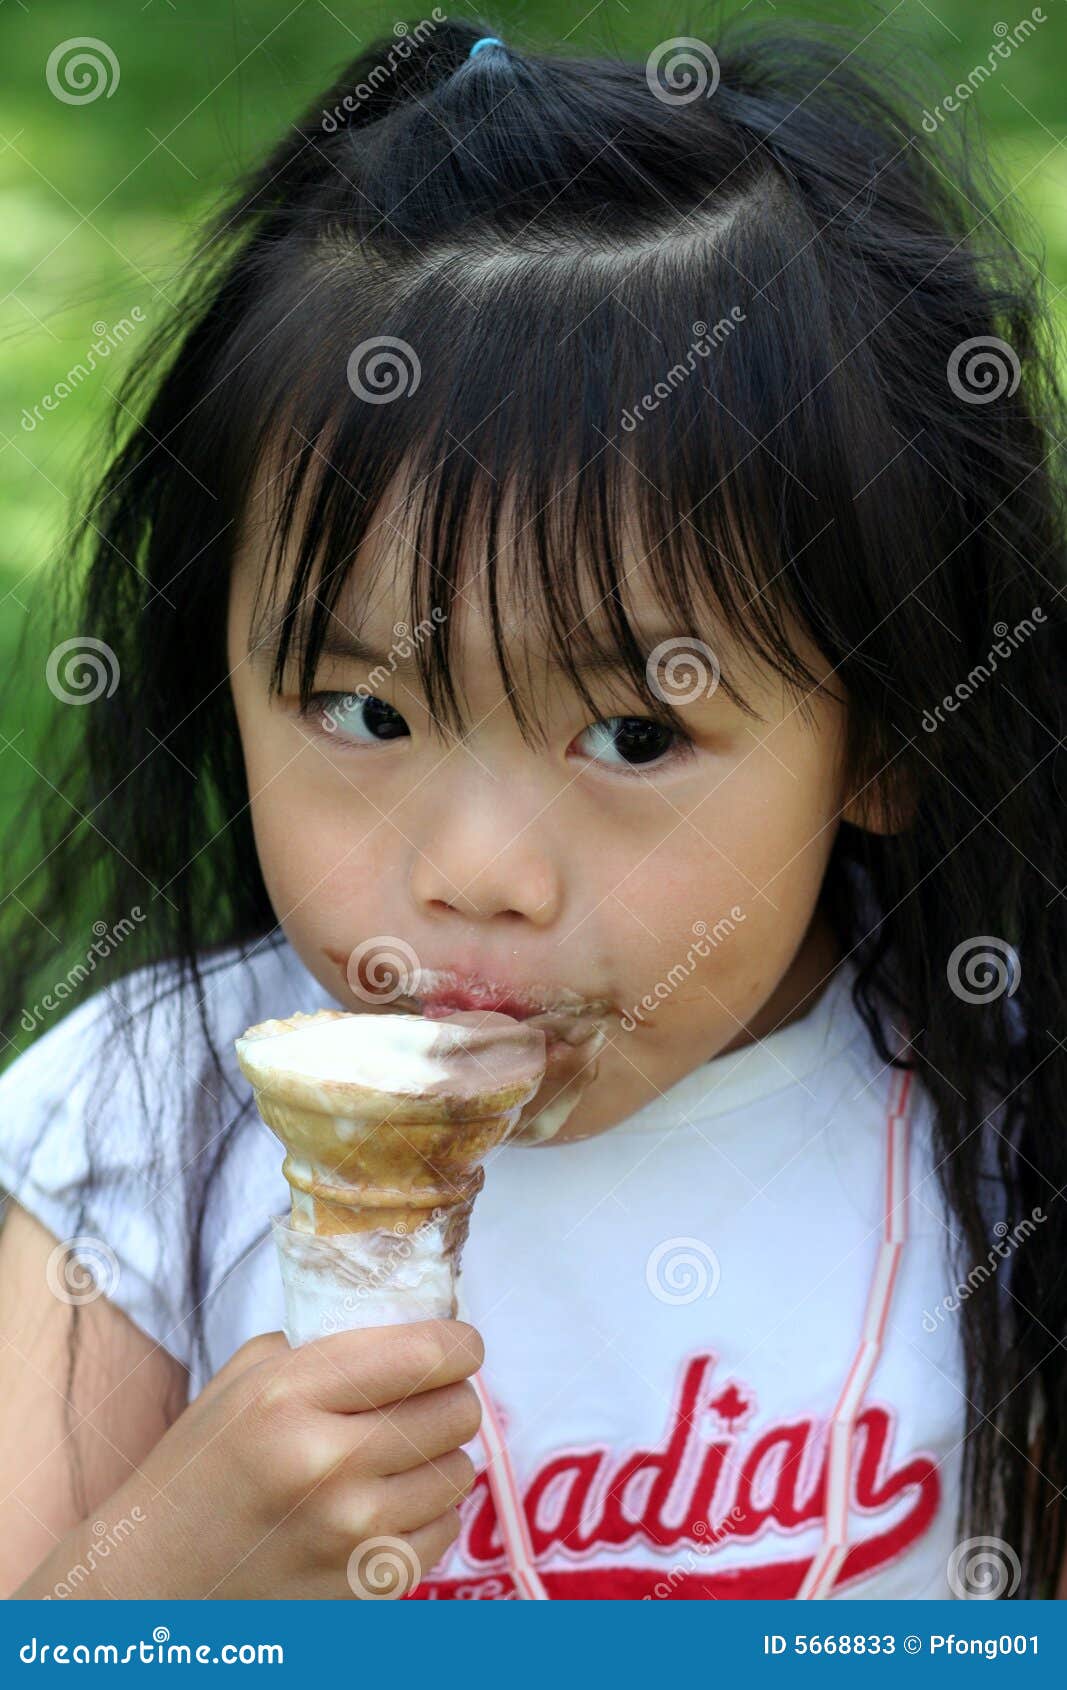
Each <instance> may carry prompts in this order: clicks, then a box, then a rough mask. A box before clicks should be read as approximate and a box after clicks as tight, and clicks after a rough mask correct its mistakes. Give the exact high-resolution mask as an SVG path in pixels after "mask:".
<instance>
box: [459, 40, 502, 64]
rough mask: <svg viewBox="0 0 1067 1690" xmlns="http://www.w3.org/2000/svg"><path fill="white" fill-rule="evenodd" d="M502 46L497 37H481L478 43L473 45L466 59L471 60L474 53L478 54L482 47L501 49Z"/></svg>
mask: <svg viewBox="0 0 1067 1690" xmlns="http://www.w3.org/2000/svg"><path fill="white" fill-rule="evenodd" d="M503 45H504V43H503V42H502V41H501V39H500V37H499V36H498V35H483V36H482V38H481V40H480V41H476V42H475V43H474V46H473V47H472V48H471V50H470V52H469V53H468V55H467V57H468V58H470V59H473V57H474V55H475V53H480V52H481V50H482V48H483V47H502V46H503Z"/></svg>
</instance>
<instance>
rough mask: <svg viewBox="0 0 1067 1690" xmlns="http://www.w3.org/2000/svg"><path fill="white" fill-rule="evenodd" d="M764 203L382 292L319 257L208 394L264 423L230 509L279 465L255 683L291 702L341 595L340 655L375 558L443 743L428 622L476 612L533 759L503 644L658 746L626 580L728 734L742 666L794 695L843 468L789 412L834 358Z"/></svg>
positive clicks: (333, 256)
mask: <svg viewBox="0 0 1067 1690" xmlns="http://www.w3.org/2000/svg"><path fill="white" fill-rule="evenodd" d="M768 199H769V196H768V195H767V194H764V195H762V196H760V197H758V198H757V199H755V200H753V199H751V198H750V199H748V200H739V201H737V202H736V203H734V204H731V205H729V206H728V207H727V208H726V209H725V210H722V211H719V212H718V213H716V214H714V215H710V214H709V213H708V212H707V211H705V212H703V213H701V214H699V215H698V216H696V217H694V218H692V219H690V220H689V221H688V223H687V224H685V225H684V226H683V229H682V233H681V234H679V233H678V228H677V224H675V225H673V226H672V229H671V230H670V231H668V230H664V231H661V232H660V234H659V235H658V237H656V236H654V235H653V232H651V231H645V232H644V233H642V234H641V235H640V237H639V238H638V239H637V240H636V241H635V239H634V237H633V234H632V231H631V234H630V238H629V239H628V240H623V239H622V238H621V237H619V238H612V237H610V236H604V237H603V238H602V239H601V240H600V241H599V242H596V241H593V240H592V239H586V240H583V242H582V243H581V244H577V243H575V242H574V240H573V238H572V239H571V241H570V244H569V245H566V244H564V243H562V242H561V241H552V240H550V239H546V238H545V236H544V235H543V234H536V238H535V234H534V233H531V234H530V235H529V236H528V237H526V239H525V241H524V242H520V243H519V244H518V245H516V244H515V242H514V241H511V243H510V244H509V245H508V246H507V247H506V248H505V247H503V246H501V247H500V249H499V250H493V249H491V248H490V247H489V246H487V245H486V244H485V243H484V242H483V243H482V244H481V245H480V246H478V247H476V248H475V249H474V250H471V249H466V248H465V249H464V250H463V251H462V252H460V251H458V250H456V249H451V248H442V249H440V250H436V251H433V250H431V251H430V252H429V253H428V254H426V255H423V256H422V257H420V258H417V259H413V260H412V261H411V263H410V265H409V267H408V268H407V269H406V270H403V271H401V273H400V274H399V276H398V274H397V272H396V269H395V254H394V255H393V261H394V267H393V268H392V269H391V271H390V273H389V275H388V278H386V277H385V275H384V272H383V271H382V269H381V268H380V267H379V266H377V265H376V264H375V262H374V258H373V254H372V253H370V252H368V250H367V249H366V248H365V247H364V248H361V249H359V250H353V249H350V248H342V249H340V250H339V249H338V247H337V246H336V245H334V246H333V247H332V248H331V250H330V251H329V252H328V253H324V254H322V255H320V257H319V258H318V259H317V261H316V263H315V265H313V266H312V267H311V268H310V271H309V267H308V265H307V262H306V258H305V260H304V262H303V263H302V264H301V265H299V266H294V267H293V270H292V273H291V274H289V275H288V276H283V277H281V278H277V277H276V281H275V286H274V288H273V290H272V291H271V294H270V295H269V296H268V298H267V299H266V300H265V301H264V303H263V306H262V308H261V312H260V313H259V314H258V316H257V320H256V321H255V322H254V323H253V324H252V325H250V327H249V329H248V330H247V331H246V334H245V336H243V337H242V340H241V342H239V343H238V344H236V345H235V347H234V348H233V370H234V372H235V376H236V379H235V380H233V381H231V382H230V384H229V386H230V388H231V391H232V392H233V393H235V394H236V395H238V399H237V404H236V409H237V411H238V414H240V411H241V410H242V408H244V407H247V409H244V416H245V420H247V416H248V415H250V414H251V415H259V416H261V417H266V418H267V419H269V420H268V422H267V423H266V424H265V425H264V426H262V427H261V429H260V431H259V435H258V437H257V443H256V448H255V452H254V455H253V458H252V460H251V461H249V462H247V463H246V464H245V465H243V466H242V469H241V473H240V476H239V486H240V489H247V488H248V487H250V486H251V485H252V480H253V477H254V475H255V474H256V473H258V474H259V475H260V476H261V477H265V474H266V472H267V466H268V465H269V464H271V463H274V464H280V465H281V467H280V468H279V469H277V470H276V472H275V473H274V474H273V476H271V477H270V493H269V497H270V503H271V507H272V517H271V520H270V522H269V524H268V528H269V536H270V537H269V543H268V545H267V548H266V555H265V557H264V558H263V560H262V562H263V568H264V581H265V584H266V582H267V579H268V577H269V588H268V593H267V614H266V620H267V621H269V623H270V625H271V636H270V640H269V645H270V647H271V648H272V649H273V651H274V664H273V673H272V686H274V687H276V688H277V689H279V690H280V689H281V686H282V677H283V674H284V673H285V672H286V668H287V665H291V664H292V663H293V662H294V660H299V665H300V667H299V675H300V679H299V686H300V692H301V696H302V698H304V699H305V701H306V699H307V698H308V697H309V696H310V694H311V692H312V691H313V690H314V681H315V671H316V667H317V665H318V662H319V659H320V657H321V655H322V651H323V645H324V640H325V638H326V635H327V633H328V630H329V627H330V623H331V620H334V621H336V620H338V619H341V611H340V610H339V606H340V605H341V602H342V595H344V608H343V621H344V623H345V625H346V627H348V628H349V629H351V630H352V631H353V632H354V633H356V634H357V635H358V634H359V632H360V627H359V624H360V620H361V616H362V606H363V605H364V604H365V603H366V601H367V599H368V597H369V584H370V566H369V564H368V562H367V560H368V557H369V555H370V554H371V552H372V551H375V552H377V551H378V550H379V549H380V550H381V551H382V552H385V553H387V554H388V555H389V557H390V558H391V559H393V560H395V563H396V568H397V570H402V571H403V576H404V581H405V583H406V585H407V590H408V608H407V617H408V620H409V625H410V627H411V628H414V629H423V628H426V627H432V628H433V629H434V637H433V638H432V639H420V640H418V641H416V642H415V645H416V652H415V661H416V663H417V669H418V673H419V676H420V679H421V681H422V685H423V690H424V693H425V696H426V699H427V703H428V705H429V708H430V711H431V714H432V715H433V716H434V717H435V718H439V719H440V721H441V722H442V723H444V724H445V725H446V726H447V727H449V728H451V729H454V730H455V731H457V732H459V731H462V730H463V728H464V726H465V714H464V708H463V703H462V698H461V696H460V689H459V688H458V686H457V684H456V676H457V673H458V670H457V666H456V660H457V655H458V654H457V653H456V651H455V650H454V640H453V622H452V616H453V611H454V610H455V608H456V606H457V601H458V600H464V601H466V602H468V603H469V602H470V595H471V594H472V592H473V591H474V590H477V591H478V592H479V593H481V594H482V595H483V600H484V604H485V607H486V611H487V615H488V621H489V626H490V628H491V634H492V641H493V647H494V650H495V654H496V660H497V663H498V666H499V669H500V674H501V678H502V681H503V684H504V687H505V689H506V690H507V693H508V699H509V704H510V706H511V708H512V710H513V713H514V715H515V717H516V720H517V721H518V724H519V726H520V728H521V729H522V731H523V733H524V734H526V735H527V736H528V737H529V738H536V737H537V729H536V725H535V723H534V722H533V721H532V720H531V719H530V717H529V715H528V713H526V712H524V710H523V706H522V696H521V695H522V685H521V677H520V675H519V674H518V673H517V672H516V664H515V652H514V642H513V640H511V639H510V638H509V629H511V630H513V628H514V625H515V623H516V621H518V622H519V623H520V624H521V629H522V635H523V639H522V645H523V646H524V647H526V648H528V649H529V650H533V649H536V650H537V651H538V652H543V653H544V655H545V656H546V657H547V659H548V661H550V662H551V663H552V664H554V665H555V666H556V667H557V668H558V669H559V670H560V671H561V672H562V673H563V674H564V675H565V676H566V677H567V679H568V680H569V681H570V683H571V684H572V685H573V686H574V688H575V690H576V691H577V692H578V694H579V695H580V696H581V698H582V699H583V701H584V702H585V703H586V704H587V705H588V706H589V707H590V708H591V709H593V708H595V707H596V702H597V699H598V698H599V699H601V700H602V699H603V696H604V694H603V690H602V689H600V688H598V689H597V692H596V695H595V696H594V693H593V691H592V690H591V689H590V687H589V685H588V675H589V673H590V672H591V671H593V670H595V671H597V672H599V671H600V670H602V669H606V668H607V666H609V665H611V666H614V667H615V668H617V670H618V671H619V673H620V674H621V675H624V676H625V678H626V679H627V680H628V681H629V682H630V683H631V685H632V687H633V688H634V689H636V690H637V692H638V693H639V694H640V696H641V697H642V698H643V699H645V700H646V701H647V702H648V704H649V706H650V707H651V708H652V709H653V710H654V711H655V712H656V713H658V714H660V715H662V714H664V713H665V712H666V714H667V715H668V716H669V717H670V718H671V719H672V720H673V721H674V722H675V723H676V724H677V723H678V722H679V718H678V717H677V715H676V713H675V712H674V711H673V709H672V708H671V706H670V704H669V703H668V702H666V701H665V700H664V698H663V696H662V692H661V691H659V690H653V689H652V687H651V686H650V680H649V675H648V673H647V669H646V665H647V661H648V655H649V652H648V639H647V637H646V636H645V635H644V634H643V633H642V631H641V618H640V617H639V616H638V615H637V614H636V609H635V604H634V589H635V586H636V584H637V580H638V576H640V581H641V591H642V593H643V594H644V596H645V599H646V601H647V599H648V596H649V595H650V594H651V595H652V597H653V598H654V600H655V603H656V606H657V607H658V611H659V615H658V617H657V621H660V620H662V622H663V623H664V625H665V627H666V628H667V629H668V630H670V631H671V632H672V633H674V634H676V635H678V636H691V637H692V638H694V639H698V640H700V641H702V642H704V643H705V644H706V645H707V646H709V647H710V648H711V650H712V652H714V653H715V656H716V659H717V660H718V663H719V667H720V672H721V681H720V684H721V685H722V687H723V690H724V691H725V692H726V693H727V694H728V696H729V697H731V698H732V699H733V700H734V702H735V703H737V704H738V705H739V706H740V707H741V708H742V709H749V710H750V709H751V705H750V704H749V702H748V700H747V699H746V696H745V682H744V676H745V671H746V667H747V666H748V665H751V664H752V663H753V662H755V663H759V664H762V665H768V666H770V668H772V669H773V670H774V671H775V672H776V673H777V674H778V675H779V676H780V677H781V678H782V680H783V681H784V682H785V684H786V685H787V686H788V687H789V688H790V689H793V690H797V691H800V692H803V691H806V690H809V689H811V688H812V687H814V686H815V685H816V679H815V676H814V674H813V673H812V672H811V669H810V668H809V666H808V664H807V663H806V662H805V661H804V660H802V658H801V656H800V655H799V652H798V645H799V643H800V642H799V641H798V637H797V634H798V624H799V625H800V626H801V627H804V628H806V632H807V636H808V640H809V641H810V640H811V639H812V638H814V640H815V643H816V644H818V643H819V639H820V637H823V636H825V634H826V629H825V628H815V627H813V625H812V623H811V619H810V617H809V616H808V614H807V613H808V609H809V607H810V602H811V601H810V599H808V598H807V597H806V595H805V594H804V592H803V591H798V576H797V573H796V565H797V560H798V559H799V558H801V557H803V558H804V561H805V568H806V571H807V574H808V576H809V578H810V575H811V574H812V573H813V572H817V570H818V568H819V560H820V555H821V552H820V547H824V546H826V545H827V544H829V542H830V541H831V540H832V541H833V543H834V545H835V547H836V546H839V545H840V544H841V539H842V534H841V522H840V521H839V520H838V516H837V514H835V513H836V509H837V507H836V504H835V505H832V504H831V493H833V496H834V498H835V500H837V502H838V503H839V502H840V494H841V492H842V490H843V491H844V493H845V495H846V500H847V494H848V489H849V485H850V481H851V478H852V477H853V476H854V475H855V473H856V465H857V458H858V459H860V468H861V473H862V457H863V453H862V451H861V450H858V449H857V444H856V442H855V441H853V442H852V443H851V448H852V449H851V454H850V453H849V452H848V451H846V450H845V449H844V443H843V442H842V441H839V440H838V438H837V436H838V432H839V430H840V421H839V414H837V413H831V412H830V410H829V408H828V407H825V406H824V408H823V414H822V415H821V416H817V415H816V414H815V404H816V402H815V401H814V400H813V399H812V398H810V397H809V398H806V399H803V400H801V401H800V402H798V401H797V399H796V397H795V396H796V394H797V393H799V394H801V395H805V394H809V393H815V394H818V393H819V392H820V390H821V389H822V388H823V386H824V385H825V384H826V383H827V382H828V381H829V380H832V377H833V370H832V365H833V359H834V338H835V337H834V335H833V333H832V332H831V326H830V323H829V321H826V322H825V323H824V324H822V325H821V327H820V323H819V321H818V317H819V310H820V301H821V294H820V291H819V289H818V288H817V287H815V286H814V283H813V284H812V285H811V286H810V287H807V288H805V287H804V285H803V282H804V278H803V276H800V277H798V275H797V271H798V270H803V267H804V265H805V263H806V262H807V260H806V258H805V254H804V252H803V242H804V238H805V230H804V228H803V226H801V227H800V228H797V227H796V217H795V215H794V216H793V218H792V224H790V218H789V217H787V216H786V214H785V208H784V207H778V208H777V210H776V208H775V207H774V206H773V205H770V204H768ZM790 227H792V230H793V238H792V239H790V238H789V229H790ZM769 230H773V231H774V235H773V238H770V237H769V235H768V231H769ZM787 264H789V265H791V266H792V269H793V274H792V276H791V282H792V286H791V287H790V289H789V290H788V294H787V293H786V290H785V289H783V288H781V287H780V285H779V284H778V283H777V280H776V278H777V276H778V275H779V274H780V272H781V271H782V269H783V268H784V267H785V266H786V265H787ZM798 279H799V280H800V281H801V284H802V285H801V287H800V288H798V287H797V281H798ZM757 295H758V296H759V297H757ZM798 297H800V298H801V299H805V297H806V298H807V302H808V303H807V304H806V306H805V308H804V310H803V311H802V312H801V311H798V308H797V304H796V301H797V298H798ZM296 302H299V304H297V303H296ZM801 316H802V317H803V321H800V320H798V318H800V317H801ZM280 323H284V324H285V328H284V331H283V330H282V329H280V328H279V326H278V325H279V324H280ZM245 342H247V344H245ZM264 347H269V348H270V361H269V363H268V362H267V360H266V358H265V357H264V355H263V351H262V350H261V349H262V348H264ZM279 347H281V348H283V351H282V353H281V355H280V356H279V355H278V348H279ZM253 396H255V404H254V407H253ZM786 418H788V419H789V422H788V424H787V425H786V426H783V424H784V423H785V419H786ZM867 420H868V426H869V422H870V416H869V414H868V419H867ZM237 491H238V489H237V488H235V494H236V492H237ZM847 502H849V503H851V501H850V500H847ZM846 515H847V518H848V520H849V522H850V523H852V524H853V526H854V514H853V512H851V511H849V512H847V513H846ZM353 623H354V625H353Z"/></svg>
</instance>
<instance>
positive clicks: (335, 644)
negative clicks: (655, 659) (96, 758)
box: [250, 619, 703, 675]
mask: <svg viewBox="0 0 1067 1690" xmlns="http://www.w3.org/2000/svg"><path fill="white" fill-rule="evenodd" d="M634 635H635V638H636V639H637V641H638V643H639V644H640V645H642V646H643V647H644V648H646V649H647V651H648V653H649V654H650V655H651V653H652V652H653V651H654V650H655V649H656V647H657V646H658V645H661V644H662V643H663V642H664V641H668V640H669V641H671V642H672V645H673V643H674V642H675V641H678V642H679V644H680V643H682V642H685V641H692V642H694V643H696V644H697V647H698V649H699V648H700V646H702V645H703V641H700V640H699V639H698V636H697V635H695V634H690V635H683V634H677V633H674V632H672V631H671V630H670V629H668V628H666V627H662V628H659V627H657V628H649V629H645V630H641V629H635V630H634ZM306 640H307V635H306V630H304V629H302V628H299V627H298V628H297V629H295V630H294V632H293V635H292V639H291V643H290V648H289V649H290V653H291V655H292V657H293V659H294V661H297V660H299V658H300V657H301V656H302V655H303V651H304V647H305V644H306ZM410 640H411V634H410V631H409V630H406V631H405V633H404V634H403V635H398V636H397V639H396V643H395V644H394V645H393V646H392V647H391V648H390V649H389V650H386V651H381V650H379V649H378V648H377V647H376V646H374V645H372V644H371V643H370V642H369V641H367V640H365V639H364V638H363V636H362V635H361V634H358V633H357V632H356V631H355V629H353V628H349V627H347V626H346V624H344V623H343V622H338V621H337V620H336V619H334V620H333V621H331V622H329V623H328V624H327V626H326V628H325V630H324V632H323V635H322V642H321V645H320V647H319V656H320V657H321V658H335V659H338V660H340V661H347V662H350V663H364V664H368V665H369V666H370V667H371V668H377V667H378V666H379V665H386V666H388V668H389V669H390V670H391V671H393V672H395V671H396V670H398V669H399V670H404V671H405V672H409V673H414V671H415V669H416V667H417V665H416V663H415V660H414V656H413V655H412V656H405V655H404V654H403V652H402V651H401V650H400V649H398V648H400V647H402V646H404V645H405V644H409V643H410ZM279 643H280V633H279V632H278V631H277V630H274V631H272V633H271V635H270V636H267V637H264V638H263V639H262V640H261V641H256V640H253V642H252V646H251V653H250V656H251V661H252V662H253V663H256V664H259V663H268V662H271V661H273V658H274V655H275V653H276V651H277V648H278V645H279ZM548 661H549V663H550V665H551V666H552V667H553V668H562V667H563V665H562V664H560V663H557V662H556V660H555V658H554V657H553V656H552V655H551V654H548ZM570 666H571V668H573V669H574V670H578V671H580V672H581V673H583V674H591V675H598V674H613V673H616V672H618V671H620V670H623V669H626V668H627V667H628V665H627V664H626V662H625V660H624V659H623V658H622V657H621V656H620V655H619V654H618V653H616V652H614V651H611V650H610V649H607V648H601V649H598V650H591V651H589V652H587V653H585V654H581V653H575V654H574V656H573V658H572V659H571V662H570Z"/></svg>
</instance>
